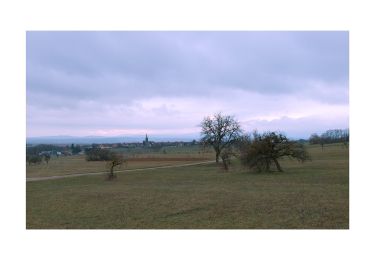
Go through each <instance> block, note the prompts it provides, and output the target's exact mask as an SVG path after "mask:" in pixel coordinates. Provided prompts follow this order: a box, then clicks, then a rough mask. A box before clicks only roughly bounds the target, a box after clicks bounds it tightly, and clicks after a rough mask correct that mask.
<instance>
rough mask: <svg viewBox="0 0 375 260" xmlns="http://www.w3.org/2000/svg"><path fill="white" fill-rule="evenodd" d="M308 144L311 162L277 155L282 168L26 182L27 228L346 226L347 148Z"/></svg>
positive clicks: (196, 169)
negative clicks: (282, 157) (109, 179)
mask: <svg viewBox="0 0 375 260" xmlns="http://www.w3.org/2000/svg"><path fill="white" fill-rule="evenodd" d="M308 149H309V151H310V153H311V157H312V161H311V162H306V163H304V164H299V163H297V162H294V161H290V160H283V161H282V162H281V164H282V166H283V168H284V171H285V172H283V173H276V172H274V173H261V174H260V173H249V172H248V170H247V169H244V168H242V167H241V166H240V165H239V164H234V166H232V168H231V169H230V171H228V172H225V171H223V170H222V169H221V167H218V166H217V165H215V164H214V163H213V164H209V165H199V166H198V165H197V166H189V167H181V168H169V169H158V170H148V171H146V170H145V171H139V172H131V173H120V174H118V178H117V179H116V180H115V181H106V180H105V178H104V176H84V177H75V178H64V179H59V180H48V181H47V180H44V181H36V182H28V183H27V186H26V187H27V190H26V192H27V197H26V199H27V207H26V227H27V228H29V229H35V228H37V229H40V228H52V229H60V228H72V229H94V228H96V229H115V228H146V229H154V228H177V229H185V228H194V229H202V228H203V229H206V228H217V229H227V228H233V229H235V228H241V229H250V228H258V229H260V228H273V229H282V228H312V229H316V228H318V229H327V228H328V229H347V228H349V151H348V149H345V148H343V147H342V146H341V145H328V146H327V147H325V149H324V151H322V150H321V148H320V146H309V148H308ZM51 162H52V161H51ZM142 163H144V162H142ZM64 167H65V166H64ZM76 167H78V168H76V169H74V170H75V172H82V171H81V170H82V169H81V168H79V167H80V166H79V164H77V166H76ZM90 171H91V170H90ZM28 174H29V169H28Z"/></svg>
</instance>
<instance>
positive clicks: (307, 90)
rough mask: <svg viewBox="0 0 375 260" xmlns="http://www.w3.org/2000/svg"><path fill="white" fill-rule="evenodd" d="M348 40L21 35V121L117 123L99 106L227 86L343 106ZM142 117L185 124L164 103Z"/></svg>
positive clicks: (306, 35)
mask: <svg viewBox="0 0 375 260" xmlns="http://www.w3.org/2000/svg"><path fill="white" fill-rule="evenodd" d="M348 42H349V39H348V32H36V31H32V32H27V46H26V47H27V55H26V58H27V60H26V66H27V75H26V81H27V82H26V85H27V88H26V90H27V108H28V111H27V117H28V125H29V126H33V127H34V126H35V127H37V126H38V125H41V124H43V122H44V125H47V124H48V122H50V123H51V124H52V123H53V124H59V125H60V124H61V125H69V124H71V125H75V126H76V127H78V126H80V127H83V125H86V126H91V127H99V126H98V125H103V124H108V125H109V126H113V127H124V126H128V125H126V124H118V123H111V122H109V119H108V120H107V121H106V119H103V118H105V117H106V116H107V114H106V113H107V112H108V111H107V110H108V109H107V107H110V108H109V110H111V109H112V110H111V111H109V112H108V113H109V114H110V118H112V116H113V114H114V113H120V112H121V113H133V114H136V113H138V112H139V111H142V108H139V110H137V101H138V100H145V99H147V98H152V97H155V96H159V97H160V96H162V97H166V98H168V97H170V98H174V97H190V98H194V97H210V98H211V99H217V98H218V97H219V95H223V93H226V94H225V95H227V97H228V98H229V99H230V97H231V92H232V91H233V90H242V91H246V92H251V93H259V94H261V95H269V96H273V97H277V98H278V99H283V98H284V97H285V96H298V97H300V98H301V99H311V100H315V101H317V102H321V103H326V104H337V103H339V104H347V103H348V68H349V63H348V55H349V53H348V52H349V49H348ZM231 101H232V103H233V111H237V110H241V108H237V106H238V105H237V104H236V101H235V100H231ZM87 104H89V105H87ZM202 105H203V104H202ZM122 106H124V107H127V109H128V110H126V109H124V110H121V111H117V110H116V109H115V108H117V107H122ZM254 109H255V108H254ZM258 109H259V108H256V109H255V110H258ZM36 111H38V112H36ZM41 111H44V112H45V113H46V114H44V119H43V117H42V115H41V113H42V112H41ZM61 111H62V112H61ZM66 111H69V113H68V112H66ZM106 111H107V112H106ZM270 111H271V110H270ZM60 112H61V114H59V113H60ZM266 112H267V111H266ZM149 113H154V114H155V115H156V114H164V115H169V116H170V117H171V118H174V120H177V121H175V122H178V124H183V122H180V121H178V117H181V111H175V110H173V109H172V108H170V107H167V106H164V107H163V106H160V107H157V108H153V109H152V110H151V111H149ZM56 115H60V118H58V119H54V117H56ZM46 118H50V119H49V121H48V120H46ZM82 118H84V119H82ZM113 118H115V116H114V117H113ZM99 122H100V123H99ZM163 123H164V121H163ZM136 124H137V122H136V120H134V123H132V124H131V125H132V126H134V127H135V126H136ZM150 124H151V123H150ZM153 124H154V125H155V127H159V124H158V122H154V123H153ZM148 126H149V125H148Z"/></svg>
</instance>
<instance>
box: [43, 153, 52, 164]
mask: <svg viewBox="0 0 375 260" xmlns="http://www.w3.org/2000/svg"><path fill="white" fill-rule="evenodd" d="M43 157H44V160H45V161H46V163H47V164H48V162H49V160H50V159H51V155H49V154H44V155H43Z"/></svg>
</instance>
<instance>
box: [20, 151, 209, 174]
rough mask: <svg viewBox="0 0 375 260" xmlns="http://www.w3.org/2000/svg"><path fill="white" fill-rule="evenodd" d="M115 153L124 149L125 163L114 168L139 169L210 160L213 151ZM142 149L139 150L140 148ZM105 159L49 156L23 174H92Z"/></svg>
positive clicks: (104, 165) (103, 163) (100, 167)
mask: <svg viewBox="0 0 375 260" xmlns="http://www.w3.org/2000/svg"><path fill="white" fill-rule="evenodd" d="M114 150H115V151H117V152H125V155H126V158H127V163H126V164H125V165H124V166H122V167H116V170H122V169H138V168H149V167H157V166H167V165H181V164H186V163H193V162H201V161H207V160H213V159H214V158H215V156H214V154H213V153H212V151H206V152H204V153H203V152H202V151H201V150H199V149H198V148H196V147H191V148H190V147H167V148H165V150H166V151H168V152H167V153H163V152H153V151H146V152H145V153H143V154H141V153H139V151H138V150H137V151H136V152H134V151H132V153H128V151H126V150H125V149H114ZM139 150H140V151H141V149H139ZM107 170H108V167H106V162H103V161H91V162H88V161H86V160H85V156H84V155H75V156H66V157H65V156H60V157H58V158H56V157H52V159H51V160H50V161H49V163H48V164H46V163H45V162H43V163H41V164H32V165H28V164H26V177H48V176H61V175H70V174H77V173H91V172H103V171H107Z"/></svg>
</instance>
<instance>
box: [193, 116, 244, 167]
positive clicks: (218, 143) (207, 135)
mask: <svg viewBox="0 0 375 260" xmlns="http://www.w3.org/2000/svg"><path fill="white" fill-rule="evenodd" d="M200 126H201V128H202V130H201V136H202V139H201V142H202V143H203V145H204V146H208V145H209V146H212V147H213V148H214V150H215V153H216V156H215V159H216V163H218V162H219V156H220V154H221V152H222V151H223V150H224V149H226V148H229V147H230V146H231V145H232V144H234V142H235V141H236V140H237V139H238V138H239V137H240V135H241V133H242V130H241V127H240V124H239V122H238V121H236V120H235V119H234V117H233V116H226V115H222V114H221V113H217V114H215V115H214V116H213V117H205V118H204V119H203V121H202V123H201V124H200Z"/></svg>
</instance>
